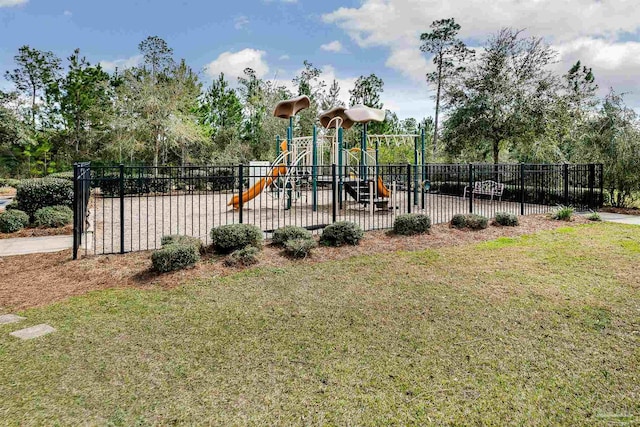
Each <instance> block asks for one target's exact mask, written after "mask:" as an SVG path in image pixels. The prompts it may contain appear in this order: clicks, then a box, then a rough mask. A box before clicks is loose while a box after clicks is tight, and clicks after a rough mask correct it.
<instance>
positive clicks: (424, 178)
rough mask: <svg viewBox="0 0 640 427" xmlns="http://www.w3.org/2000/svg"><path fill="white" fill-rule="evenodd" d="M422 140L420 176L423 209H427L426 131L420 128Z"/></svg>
mask: <svg viewBox="0 0 640 427" xmlns="http://www.w3.org/2000/svg"><path fill="white" fill-rule="evenodd" d="M420 140H421V144H422V146H421V147H420V150H421V155H420V157H421V160H420V166H421V168H420V175H421V179H422V186H423V187H422V191H421V193H422V196H421V197H420V198H421V200H422V209H424V208H425V205H424V203H425V202H424V198H425V194H424V190H425V188H424V183H425V182H426V181H427V167H426V163H425V159H424V155H425V129H424V127H422V128H420Z"/></svg>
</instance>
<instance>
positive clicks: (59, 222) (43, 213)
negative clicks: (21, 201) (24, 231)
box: [33, 206, 73, 228]
mask: <svg viewBox="0 0 640 427" xmlns="http://www.w3.org/2000/svg"><path fill="white" fill-rule="evenodd" d="M33 218H34V223H35V225H36V226H37V227H47V228H60V227H64V226H65V225H67V224H71V222H72V221H73V211H72V210H71V209H69V208H68V207H66V206H47V207H46V208H41V209H38V210H37V211H36V213H35V214H34V215H33Z"/></svg>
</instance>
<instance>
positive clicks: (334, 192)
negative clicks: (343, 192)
mask: <svg viewBox="0 0 640 427" xmlns="http://www.w3.org/2000/svg"><path fill="white" fill-rule="evenodd" d="M337 208H338V179H337V176H336V164H335V163H332V164H331V223H334V222H336V220H337V217H338V211H337Z"/></svg>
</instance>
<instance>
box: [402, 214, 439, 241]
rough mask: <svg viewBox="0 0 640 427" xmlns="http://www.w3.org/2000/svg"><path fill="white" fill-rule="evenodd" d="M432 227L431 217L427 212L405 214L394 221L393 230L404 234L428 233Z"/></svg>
mask: <svg viewBox="0 0 640 427" xmlns="http://www.w3.org/2000/svg"><path fill="white" fill-rule="evenodd" d="M430 229H431V218H430V217H429V215H425V214H403V215H398V217H397V218H396V219H395V221H394V222H393V232H394V233H395V234H399V235H402V236H413V235H415V234H424V233H428V232H429V230H430Z"/></svg>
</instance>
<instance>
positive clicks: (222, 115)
mask: <svg viewBox="0 0 640 427" xmlns="http://www.w3.org/2000/svg"><path fill="white" fill-rule="evenodd" d="M199 113H200V117H201V120H202V123H204V124H205V125H207V126H209V127H210V128H211V130H212V132H213V134H214V135H215V133H216V132H217V131H219V130H220V129H221V128H227V127H237V126H239V125H240V123H242V104H241V103H240V99H239V98H238V95H237V94H236V91H235V90H233V89H232V88H230V87H229V83H228V82H227V81H226V80H225V78H224V74H223V73H220V75H219V76H218V78H217V79H216V80H214V81H213V83H212V84H211V86H210V87H209V89H207V91H206V92H205V93H204V94H203V95H202V97H201V102H200V108H199Z"/></svg>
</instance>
